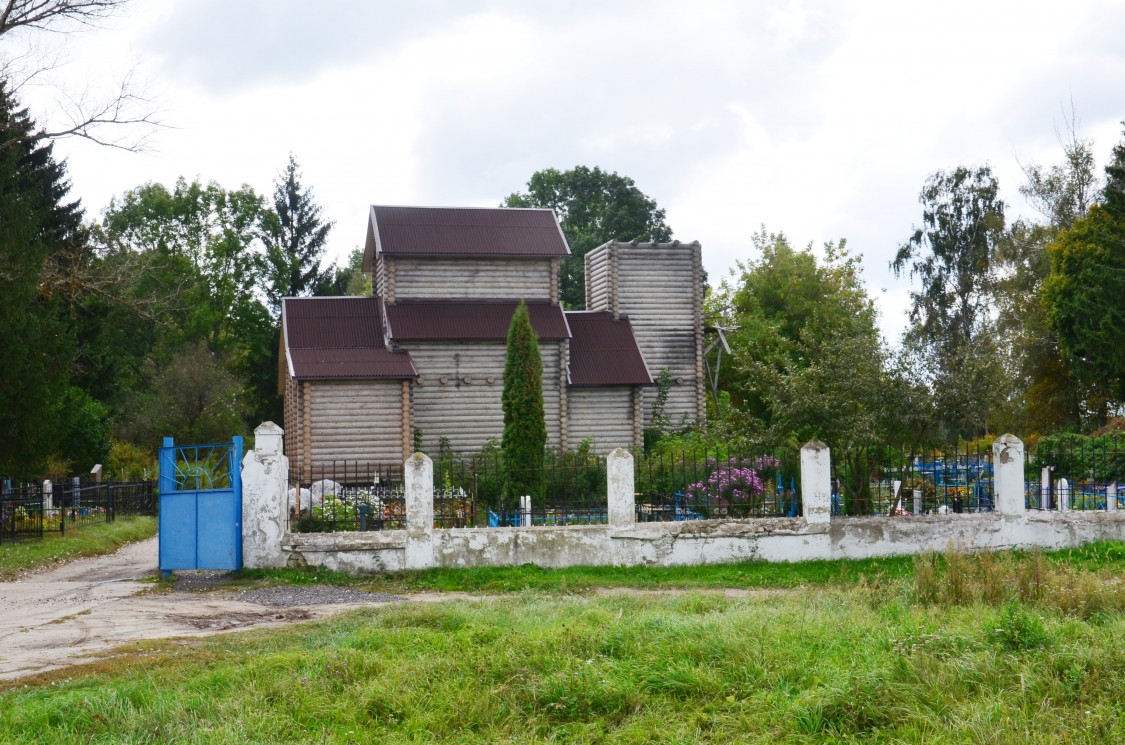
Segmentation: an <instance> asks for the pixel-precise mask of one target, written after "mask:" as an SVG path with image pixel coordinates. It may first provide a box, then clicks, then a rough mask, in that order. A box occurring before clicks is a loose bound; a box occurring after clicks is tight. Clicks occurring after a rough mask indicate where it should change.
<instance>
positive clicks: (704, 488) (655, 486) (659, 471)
mask: <svg viewBox="0 0 1125 745" xmlns="http://www.w3.org/2000/svg"><path fill="white" fill-rule="evenodd" d="M797 465H798V458H797V453H796V452H795V451H786V450H780V451H777V452H776V453H774V454H769V455H763V454H748V453H738V452H731V451H716V450H711V449H702V448H697V449H690V448H689V449H680V450H675V451H658V452H655V453H650V454H647V455H643V454H642V455H638V456H637V457H636V460H635V461H634V484H635V488H636V492H637V494H636V519H637V521H638V522H670V521H683V520H708V519H724V520H729V519H739V518H751V517H797V516H799V515H800V514H801V500H800V493H799V489H798V486H797V485H798V478H797Z"/></svg>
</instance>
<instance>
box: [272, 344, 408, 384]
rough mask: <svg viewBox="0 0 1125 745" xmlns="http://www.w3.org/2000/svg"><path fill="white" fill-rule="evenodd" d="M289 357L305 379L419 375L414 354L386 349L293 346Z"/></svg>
mask: <svg viewBox="0 0 1125 745" xmlns="http://www.w3.org/2000/svg"><path fill="white" fill-rule="evenodd" d="M289 359H290V360H291V361H292V363H293V372H294V373H295V376H296V377H297V378H298V379H301V380H313V379H322V380H332V379H338V378H360V379H365V380H369V379H372V378H397V379H401V378H414V377H417V376H418V371H417V370H415V369H414V363H413V362H412V361H411V359H410V355H408V354H406V353H404V352H391V351H388V350H386V349H290V350H289Z"/></svg>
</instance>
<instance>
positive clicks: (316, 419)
mask: <svg viewBox="0 0 1125 745" xmlns="http://www.w3.org/2000/svg"><path fill="white" fill-rule="evenodd" d="M310 391H311V402H310V403H311V408H312V411H313V412H314V415H313V416H312V418H311V422H310V440H311V443H310V444H311V464H312V466H313V468H320V467H322V466H330V465H331V464H332V462H333V461H344V460H347V461H356V462H359V463H375V464H381V465H382V464H388V465H389V464H401V463H402V461H403V460H404V458H403V453H404V447H403V433H404V426H403V388H402V381H399V380H316V381H312V382H311V385H310ZM407 413H409V412H407Z"/></svg>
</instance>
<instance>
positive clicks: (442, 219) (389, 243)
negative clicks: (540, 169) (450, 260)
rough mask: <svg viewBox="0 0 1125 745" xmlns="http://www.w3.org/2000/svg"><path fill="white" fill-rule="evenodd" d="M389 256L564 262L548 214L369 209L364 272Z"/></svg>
mask: <svg viewBox="0 0 1125 745" xmlns="http://www.w3.org/2000/svg"><path fill="white" fill-rule="evenodd" d="M376 253H384V254H386V255H387V256H510V257H515V256H528V257H552V256H567V255H569V254H570V249H569V248H567V245H566V238H565V237H563V233H562V228H560V227H559V221H558V219H557V218H556V217H555V212H554V210H551V209H538V208H532V209H521V208H508V207H491V208H486V207H392V206H384V205H373V206H372V207H371V214H370V217H369V220H368V226H367V245H366V246H365V248H364V255H363V260H364V268H365V269H366V270H367V271H370V270H371V268H372V264H373V263H374V260H375V254H376Z"/></svg>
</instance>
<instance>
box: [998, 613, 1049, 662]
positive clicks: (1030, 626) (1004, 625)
mask: <svg viewBox="0 0 1125 745" xmlns="http://www.w3.org/2000/svg"><path fill="white" fill-rule="evenodd" d="M988 623H989V628H988V630H987V632H986V634H987V636H988V637H989V638H990V639H992V641H994V642H995V643H996V644H998V645H999V646H1000V647H1001V648H1003V649H1006V650H1008V651H1009V652H1022V651H1025V650H1033V649H1039V650H1043V649H1046V648H1047V647H1048V646H1050V645H1051V642H1052V637H1051V635H1050V634H1049V633H1047V627H1046V626H1045V625H1044V624H1043V619H1042V617H1040V616H1038V615H1036V614H1034V613H1032V612H1031V611H1029V610H1028V609H1027V608H1026V607H1025V606H1023V605H1021V604H1020V603H1019V602H1017V601H1015V600H1010V601H1008V602H1007V603H1005V604H1004V607H1003V608H1002V609H1001V610H1000V615H999V617H998V618H996V619H995V620H991V621H989V622H988Z"/></svg>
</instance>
